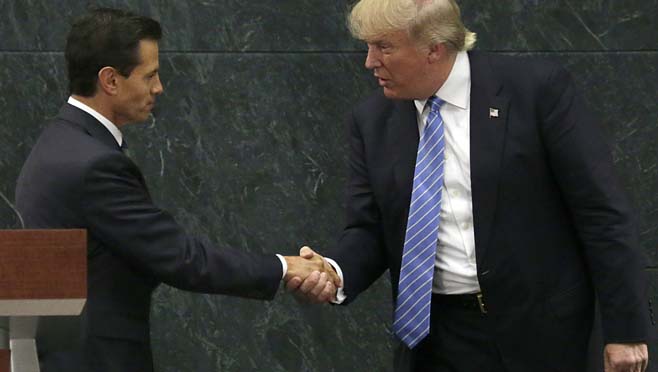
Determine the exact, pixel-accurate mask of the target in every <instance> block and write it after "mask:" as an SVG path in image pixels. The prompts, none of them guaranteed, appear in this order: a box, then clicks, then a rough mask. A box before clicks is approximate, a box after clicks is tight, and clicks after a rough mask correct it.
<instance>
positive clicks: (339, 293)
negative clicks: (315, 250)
mask: <svg viewBox="0 0 658 372" xmlns="http://www.w3.org/2000/svg"><path fill="white" fill-rule="evenodd" d="M324 259H325V260H327V262H329V264H330V265H331V266H333V268H334V270H336V274H338V277H340V282H341V283H342V284H343V285H342V286H340V287H338V289H337V290H336V300H335V301H331V302H332V303H334V304H336V305H340V304H342V303H343V301H345V299H346V298H347V296H345V291H343V287H344V286H345V279H344V278H343V270H341V269H340V266H338V264H337V263H336V261H334V260H332V259H331V258H328V257H325V258H324Z"/></svg>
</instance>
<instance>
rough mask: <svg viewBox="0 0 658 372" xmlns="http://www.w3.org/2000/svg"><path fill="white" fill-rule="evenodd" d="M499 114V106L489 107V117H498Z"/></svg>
mask: <svg viewBox="0 0 658 372" xmlns="http://www.w3.org/2000/svg"><path fill="white" fill-rule="evenodd" d="M498 115H499V112H498V109H497V108H493V107H489V119H491V118H497V117H498Z"/></svg>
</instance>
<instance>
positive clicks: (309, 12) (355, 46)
mask: <svg viewBox="0 0 658 372" xmlns="http://www.w3.org/2000/svg"><path fill="white" fill-rule="evenodd" d="M354 2H355V1H354V0H334V1H324V0H277V1H238V0H188V1H167V0H155V1H144V0H139V1H137V0H131V1H128V0H62V1H59V2H57V5H54V3H52V2H50V1H44V0H40V1H39V0H30V1H24V0H0V9H3V11H4V14H5V18H4V19H5V20H4V21H3V22H1V23H0V50H22V51H26V50H31V51H33V50H61V49H62V48H63V45H64V39H65V35H66V33H67V31H68V29H69V22H70V19H71V18H72V17H74V16H77V15H79V14H81V13H83V12H84V11H85V9H86V8H87V7H88V6H99V5H100V6H110V7H120V8H127V9H131V10H133V11H136V12H139V13H141V14H146V15H150V16H152V17H154V18H156V19H159V20H160V21H161V22H162V23H163V25H164V29H165V33H166V38H165V42H164V44H163V47H164V49H166V50H171V51H197V52H199V51H201V52H203V51H354V50H363V45H362V44H361V43H359V42H357V41H354V40H352V39H351V37H350V36H349V32H348V31H347V29H346V27H345V15H346V14H347V12H348V10H349V8H350V6H351V4H353V3H354ZM460 4H461V7H462V12H463V15H464V20H465V23H466V25H467V26H469V27H470V28H471V29H472V30H473V31H475V32H477V33H478V34H479V40H480V42H479V44H478V47H479V48H481V49H486V50H498V51H502V50H506V51H517V50H533V51H544V50H551V51H555V50H560V51H569V50H648V49H650V50H656V48H657V47H658V38H656V36H655V35H656V33H657V31H658V26H657V25H658V23H656V21H655V20H656V18H657V17H658V0H626V1H618V0H580V1H574V0H542V1H539V0H499V1H481V0H461V1H460Z"/></svg>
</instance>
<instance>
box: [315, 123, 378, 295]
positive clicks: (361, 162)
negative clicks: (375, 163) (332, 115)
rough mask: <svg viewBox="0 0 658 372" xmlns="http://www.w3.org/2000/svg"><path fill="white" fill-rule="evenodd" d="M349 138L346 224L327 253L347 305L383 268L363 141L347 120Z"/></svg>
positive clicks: (375, 209)
mask: <svg viewBox="0 0 658 372" xmlns="http://www.w3.org/2000/svg"><path fill="white" fill-rule="evenodd" d="M347 127H348V137H349V155H348V184H347V191H346V223H345V228H344V229H343V232H342V235H341V237H340V239H339V241H338V246H337V247H336V248H335V249H333V250H331V251H329V252H328V253H327V256H328V257H331V258H332V259H334V260H335V261H336V262H337V263H338V264H339V265H340V268H341V270H342V271H343V276H344V293H345V295H346V300H345V302H343V304H347V303H349V302H351V301H353V300H354V298H355V297H356V296H357V295H358V294H359V293H361V292H362V291H364V290H366V289H367V288H368V287H369V286H370V285H371V284H372V283H373V282H374V281H375V280H377V278H379V277H380V276H381V275H382V273H383V272H384V271H385V270H386V269H387V264H386V262H387V259H386V253H385V249H384V246H383V239H382V233H381V228H382V227H381V215H380V211H379V208H378V207H377V204H376V202H375V197H374V194H373V191H372V188H371V185H370V181H369V176H368V165H367V163H366V159H365V148H364V141H363V137H362V135H361V132H360V130H359V127H358V123H357V121H356V119H355V118H354V115H351V116H350V118H349V119H348V120H347Z"/></svg>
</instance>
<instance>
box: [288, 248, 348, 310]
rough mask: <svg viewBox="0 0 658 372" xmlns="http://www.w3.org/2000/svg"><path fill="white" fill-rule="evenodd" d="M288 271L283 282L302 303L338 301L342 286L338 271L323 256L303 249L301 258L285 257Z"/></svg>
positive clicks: (300, 254) (300, 253) (309, 249)
mask: <svg viewBox="0 0 658 372" xmlns="http://www.w3.org/2000/svg"><path fill="white" fill-rule="evenodd" d="M284 258H285V260H286V263H287V264H288V271H287V272H286V275H285V277H284V278H283V280H284V281H285V282H286V289H287V290H288V291H289V292H292V293H293V295H294V296H295V297H296V298H297V300H298V301H300V302H310V303H326V302H330V301H335V300H336V294H337V290H338V288H339V287H341V286H342V282H341V280H340V277H339V276H338V274H337V273H336V270H335V269H334V267H333V266H331V265H330V264H329V263H328V262H327V261H326V260H325V259H324V257H322V256H321V255H319V254H318V253H316V252H314V251H313V250H312V249H311V248H309V247H302V248H301V249H300V250H299V256H285V257H284Z"/></svg>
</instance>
